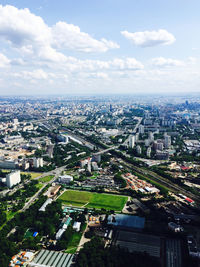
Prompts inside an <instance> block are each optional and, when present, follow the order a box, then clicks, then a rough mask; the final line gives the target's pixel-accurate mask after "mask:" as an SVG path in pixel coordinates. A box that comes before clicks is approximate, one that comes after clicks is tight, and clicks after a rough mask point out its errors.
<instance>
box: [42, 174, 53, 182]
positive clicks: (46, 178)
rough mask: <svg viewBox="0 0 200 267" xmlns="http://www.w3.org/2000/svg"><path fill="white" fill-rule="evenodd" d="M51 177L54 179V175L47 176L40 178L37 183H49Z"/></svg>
mask: <svg viewBox="0 0 200 267" xmlns="http://www.w3.org/2000/svg"><path fill="white" fill-rule="evenodd" d="M53 177H54V175H48V176H45V177H42V178H40V179H39V180H38V181H39V182H40V183H47V182H49V181H50V180H51V179H52V178H53Z"/></svg>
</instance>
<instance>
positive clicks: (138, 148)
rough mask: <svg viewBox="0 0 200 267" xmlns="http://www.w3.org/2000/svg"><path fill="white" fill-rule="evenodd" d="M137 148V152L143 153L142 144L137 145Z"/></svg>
mask: <svg viewBox="0 0 200 267" xmlns="http://www.w3.org/2000/svg"><path fill="white" fill-rule="evenodd" d="M136 150H137V153H138V154H141V153H142V149H141V146H139V145H137V147H136Z"/></svg>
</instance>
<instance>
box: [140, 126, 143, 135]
mask: <svg viewBox="0 0 200 267" xmlns="http://www.w3.org/2000/svg"><path fill="white" fill-rule="evenodd" d="M139 133H140V134H144V125H140V126H139Z"/></svg>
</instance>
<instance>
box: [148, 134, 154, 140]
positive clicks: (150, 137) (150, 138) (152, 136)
mask: <svg viewBox="0 0 200 267" xmlns="http://www.w3.org/2000/svg"><path fill="white" fill-rule="evenodd" d="M149 140H150V141H151V142H152V141H153V140H154V135H153V133H152V132H149Z"/></svg>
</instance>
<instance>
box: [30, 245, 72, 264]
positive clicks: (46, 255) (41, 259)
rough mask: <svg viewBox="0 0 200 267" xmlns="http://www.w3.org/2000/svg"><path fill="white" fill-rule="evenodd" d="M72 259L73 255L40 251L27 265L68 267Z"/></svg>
mask: <svg viewBox="0 0 200 267" xmlns="http://www.w3.org/2000/svg"><path fill="white" fill-rule="evenodd" d="M73 257H74V255H73V254H67V253H63V252H57V251H52V250H45V249H42V250H40V252H39V253H38V254H37V255H36V257H34V259H33V260H32V261H31V262H30V263H29V266H42V267H55V266H56V267H70V266H71V264H72V262H73Z"/></svg>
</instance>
